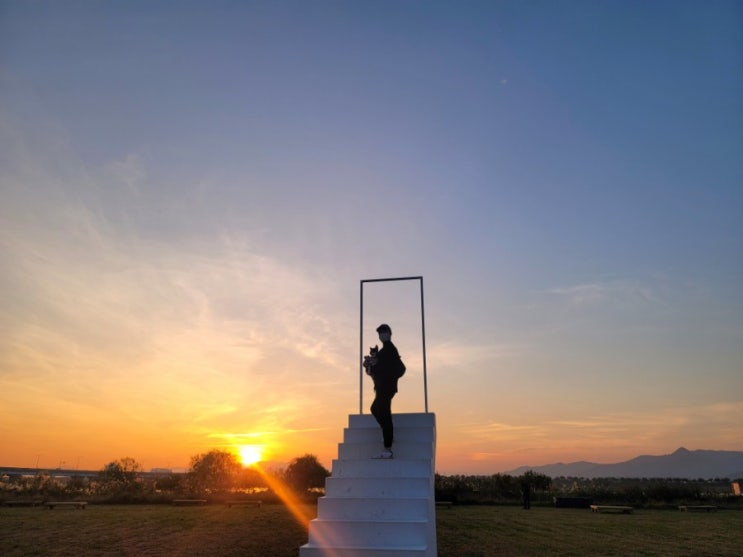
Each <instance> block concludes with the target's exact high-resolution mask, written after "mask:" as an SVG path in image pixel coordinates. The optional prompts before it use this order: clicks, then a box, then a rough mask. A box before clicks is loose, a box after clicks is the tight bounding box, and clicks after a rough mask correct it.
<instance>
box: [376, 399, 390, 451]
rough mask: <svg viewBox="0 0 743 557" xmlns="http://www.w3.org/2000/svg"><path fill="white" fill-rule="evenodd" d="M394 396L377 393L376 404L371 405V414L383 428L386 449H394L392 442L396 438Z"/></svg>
mask: <svg viewBox="0 0 743 557" xmlns="http://www.w3.org/2000/svg"><path fill="white" fill-rule="evenodd" d="M393 396H395V394H394V393H392V394H386V393H377V396H376V397H375V398H374V402H373V403H372V405H371V413H372V415H373V416H374V418H376V420H377V423H378V424H379V426H380V427H381V428H382V438H383V440H384V448H385V449H389V448H391V447H392V441H393V438H394V426H393V424H392V397H393Z"/></svg>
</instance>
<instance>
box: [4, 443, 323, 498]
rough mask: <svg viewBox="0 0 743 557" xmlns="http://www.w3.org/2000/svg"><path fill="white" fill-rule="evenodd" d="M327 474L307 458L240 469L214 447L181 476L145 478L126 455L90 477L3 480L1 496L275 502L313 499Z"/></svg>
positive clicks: (196, 458)
mask: <svg viewBox="0 0 743 557" xmlns="http://www.w3.org/2000/svg"><path fill="white" fill-rule="evenodd" d="M329 475H330V472H329V471H328V470H327V469H326V468H325V467H324V466H322V464H320V462H319V461H318V459H317V457H316V456H315V455H312V454H306V455H304V456H301V457H297V458H295V459H293V460H292V461H291V462H290V463H289V465H288V466H287V467H286V468H284V469H278V470H271V471H263V470H261V469H259V468H257V467H247V468H246V467H243V466H242V464H240V462H238V460H237V457H236V456H235V455H234V454H233V453H231V452H229V451H225V450H220V449H213V450H211V451H209V452H207V453H203V454H198V455H196V456H193V457H192V458H191V461H190V466H189V469H188V471H187V472H186V473H165V474H161V475H160V474H145V473H144V470H143V468H142V465H141V464H140V463H139V462H137V461H136V460H135V459H133V458H131V457H123V458H120V459H118V460H114V461H111V462H109V463H108V464H106V465H105V466H104V467H103V468H102V469H101V470H100V471H99V472H98V473H97V475H95V476H94V477H77V476H72V477H69V478H60V477H55V476H52V475H50V474H49V473H48V472H39V473H37V474H36V475H35V476H33V477H23V476H13V477H4V478H2V482H0V490H2V491H3V492H4V498H11V499H20V498H24V497H31V498H39V499H50V498H60V499H72V498H81V497H84V498H86V499H88V500H92V501H95V502H101V503H103V502H106V503H144V502H148V503H158V502H170V501H172V500H173V499H174V498H208V499H209V500H213V501H218V500H226V499H234V498H236V497H239V498H245V499H250V498H260V499H261V500H266V499H268V500H269V502H270V500H271V499H275V497H276V495H275V493H274V491H275V489H276V486H279V485H280V486H282V489H290V490H291V491H293V492H294V493H295V494H296V495H297V496H299V497H300V498H303V499H313V498H317V496H318V495H319V494H321V492H322V490H321V488H323V487H324V486H325V478H326V477H328V476H329Z"/></svg>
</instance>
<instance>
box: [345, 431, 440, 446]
mask: <svg viewBox="0 0 743 557" xmlns="http://www.w3.org/2000/svg"><path fill="white" fill-rule="evenodd" d="M394 437H395V443H399V442H406V441H413V442H415V443H422V442H424V441H425V442H426V443H433V441H434V433H433V431H432V430H431V429H426V428H422V427H408V428H401V427H396V428H395V430H394ZM343 441H344V442H345V443H379V444H380V445H381V444H382V430H381V429H380V428H371V427H370V428H364V429H348V428H346V429H344V430H343Z"/></svg>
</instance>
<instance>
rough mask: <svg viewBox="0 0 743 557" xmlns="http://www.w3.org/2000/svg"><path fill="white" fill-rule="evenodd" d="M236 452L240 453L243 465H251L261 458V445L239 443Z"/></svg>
mask: <svg viewBox="0 0 743 557" xmlns="http://www.w3.org/2000/svg"><path fill="white" fill-rule="evenodd" d="M237 452H238V453H239V454H240V461H241V462H242V463H243V466H251V465H253V464H255V463H256V462H260V461H261V459H262V458H263V447H261V446H260V445H240V446H239V447H238V448H237Z"/></svg>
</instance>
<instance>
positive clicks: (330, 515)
mask: <svg viewBox="0 0 743 557" xmlns="http://www.w3.org/2000/svg"><path fill="white" fill-rule="evenodd" d="M429 504H430V501H429V499H428V498H425V497H410V498H396V499H386V498H375V497H365V498H361V497H343V498H339V497H335V498H331V497H320V498H319V499H318V500H317V517H318V518H322V519H347V520H398V519H413V520H425V519H427V518H428V513H429Z"/></svg>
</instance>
